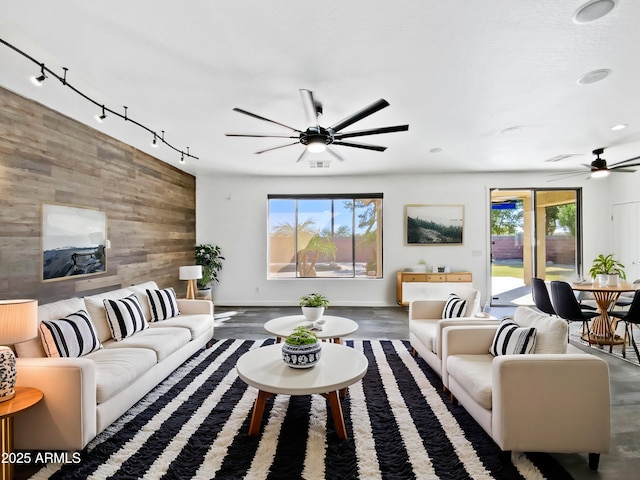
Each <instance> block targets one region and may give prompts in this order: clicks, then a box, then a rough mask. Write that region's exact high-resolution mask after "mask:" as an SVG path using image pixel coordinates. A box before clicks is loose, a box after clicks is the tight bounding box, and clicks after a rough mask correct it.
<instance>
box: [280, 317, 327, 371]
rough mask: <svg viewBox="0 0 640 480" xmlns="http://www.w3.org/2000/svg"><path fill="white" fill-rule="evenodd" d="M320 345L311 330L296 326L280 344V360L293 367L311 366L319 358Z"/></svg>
mask: <svg viewBox="0 0 640 480" xmlns="http://www.w3.org/2000/svg"><path fill="white" fill-rule="evenodd" d="M320 351H321V346H320V342H319V341H318V337H317V336H316V334H315V333H313V332H312V331H311V330H309V329H307V328H304V327H296V329H295V330H294V331H293V333H291V335H289V336H288V337H287V338H286V339H285V341H284V343H283V344H282V360H284V362H285V363H286V364H287V365H289V366H290V367H293V368H309V367H313V366H314V365H315V364H316V363H318V360H320Z"/></svg>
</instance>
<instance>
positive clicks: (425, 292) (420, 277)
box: [397, 272, 473, 305]
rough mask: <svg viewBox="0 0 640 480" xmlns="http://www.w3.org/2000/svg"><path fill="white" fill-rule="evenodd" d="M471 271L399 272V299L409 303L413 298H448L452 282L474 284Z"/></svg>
mask: <svg viewBox="0 0 640 480" xmlns="http://www.w3.org/2000/svg"><path fill="white" fill-rule="evenodd" d="M472 281H473V278H472V275H471V272H451V273H414V272H398V273H397V301H398V303H399V304H400V305H409V302H410V301H411V300H446V299H447V297H448V296H449V294H450V293H451V291H450V290H451V284H452V283H453V284H454V285H467V286H472Z"/></svg>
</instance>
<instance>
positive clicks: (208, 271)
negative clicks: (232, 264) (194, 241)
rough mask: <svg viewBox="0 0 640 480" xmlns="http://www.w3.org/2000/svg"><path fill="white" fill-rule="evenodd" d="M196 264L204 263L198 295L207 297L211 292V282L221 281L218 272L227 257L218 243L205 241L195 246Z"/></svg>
mask: <svg viewBox="0 0 640 480" xmlns="http://www.w3.org/2000/svg"><path fill="white" fill-rule="evenodd" d="M195 257H196V265H202V278H201V279H199V280H198V296H199V297H206V296H208V295H209V294H211V284H212V283H213V282H219V281H220V280H218V273H220V270H222V261H223V260H225V258H224V257H223V256H222V254H221V252H220V247H219V246H218V245H215V246H214V245H211V244H208V243H203V244H201V245H196V247H195Z"/></svg>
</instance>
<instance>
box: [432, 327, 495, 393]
mask: <svg viewBox="0 0 640 480" xmlns="http://www.w3.org/2000/svg"><path fill="white" fill-rule="evenodd" d="M497 329H498V325H464V326H455V327H446V328H444V329H443V330H442V384H443V385H444V386H445V387H447V388H449V372H448V370H447V357H449V356H451V355H485V354H487V353H489V348H490V347H491V343H492V342H493V337H495V336H496V330H497Z"/></svg>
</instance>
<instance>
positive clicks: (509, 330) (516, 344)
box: [489, 317, 536, 357]
mask: <svg viewBox="0 0 640 480" xmlns="http://www.w3.org/2000/svg"><path fill="white" fill-rule="evenodd" d="M535 347H536V329H535V328H534V327H518V324H517V323H516V322H514V321H513V320H512V319H511V318H509V317H505V318H503V319H502V321H501V322H500V325H498V330H497V331H496V335H495V337H493V342H492V343H491V348H489V353H491V355H493V356H494V357H497V356H498V355H519V354H523V353H533V350H534V349H535Z"/></svg>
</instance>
